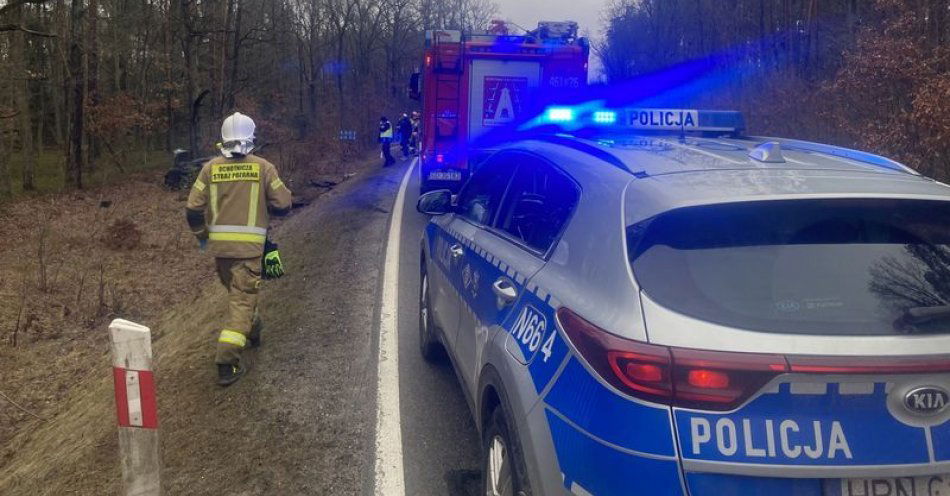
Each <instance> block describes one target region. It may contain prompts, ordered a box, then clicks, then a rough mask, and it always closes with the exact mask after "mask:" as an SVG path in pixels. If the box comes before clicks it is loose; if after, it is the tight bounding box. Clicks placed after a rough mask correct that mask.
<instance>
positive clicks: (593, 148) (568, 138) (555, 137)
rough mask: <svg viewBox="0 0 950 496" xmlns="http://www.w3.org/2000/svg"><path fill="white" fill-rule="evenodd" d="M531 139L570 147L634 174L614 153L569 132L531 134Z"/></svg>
mask: <svg viewBox="0 0 950 496" xmlns="http://www.w3.org/2000/svg"><path fill="white" fill-rule="evenodd" d="M531 139H535V140H538V141H547V142H548V143H554V144H556V145H561V146H566V147H568V148H572V149H574V150H577V151H579V152H582V153H586V154H588V155H591V156H594V157H597V158H599V159H601V160H603V161H604V162H607V163H608V164H610V165H612V166H614V167H616V168H618V169H620V170H622V171H624V172H629V173H630V174H635V173H634V171H632V170H630V168H629V167H627V164H625V163H624V162H623V160H620V159H619V158H617V156H616V155H614V154H612V153H610V152H608V151H607V150H604V149H603V148H601V147H599V146H597V145H594V144H592V143H589V142H587V141H584V140H582V139H579V138H577V137H575V136H572V135H569V134H560V133H559V134H539V135H537V136H532V137H531Z"/></svg>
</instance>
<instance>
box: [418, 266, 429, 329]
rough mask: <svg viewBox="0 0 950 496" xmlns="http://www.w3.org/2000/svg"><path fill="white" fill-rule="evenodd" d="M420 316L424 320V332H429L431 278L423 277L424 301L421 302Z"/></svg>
mask: <svg viewBox="0 0 950 496" xmlns="http://www.w3.org/2000/svg"><path fill="white" fill-rule="evenodd" d="M419 316H420V317H421V318H422V330H423V331H424V332H426V333H428V332H429V276H428V275H423V276H422V301H420V302H419Z"/></svg>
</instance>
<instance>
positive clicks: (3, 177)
mask: <svg viewBox="0 0 950 496" xmlns="http://www.w3.org/2000/svg"><path fill="white" fill-rule="evenodd" d="M9 159H10V155H9V154H7V153H4V150H3V140H2V139H0V200H5V199H8V198H10V197H11V196H13V186H12V185H11V184H10V165H9V164H8V162H7V160H9Z"/></svg>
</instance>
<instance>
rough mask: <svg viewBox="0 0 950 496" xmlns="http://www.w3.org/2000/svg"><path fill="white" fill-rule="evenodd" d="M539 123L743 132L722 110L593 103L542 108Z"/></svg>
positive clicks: (735, 115)
mask: <svg viewBox="0 0 950 496" xmlns="http://www.w3.org/2000/svg"><path fill="white" fill-rule="evenodd" d="M539 123H540V124H554V125H557V126H559V127H561V128H562V129H565V130H567V131H570V130H579V129H600V130H603V131H609V130H615V131H630V130H635V131H644V132H647V131H678V132H723V133H733V134H737V133H741V132H743V131H745V119H744V118H743V116H742V114H741V113H740V112H735V111H723V110H694V109H663V108H618V109H612V108H604V107H601V106H599V105H596V103H594V104H584V105H580V106H573V107H569V106H553V107H548V108H547V109H545V111H544V113H543V114H542V115H541V119H540V122H539Z"/></svg>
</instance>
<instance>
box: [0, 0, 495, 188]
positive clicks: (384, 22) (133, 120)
mask: <svg viewBox="0 0 950 496" xmlns="http://www.w3.org/2000/svg"><path fill="white" fill-rule="evenodd" d="M497 11H498V8H497V6H496V4H494V3H493V2H491V1H490V0H7V1H6V3H5V4H4V5H2V6H0V200H2V199H3V198H7V197H10V196H11V195H12V194H14V193H17V192H22V191H31V190H40V191H57V190H60V189H63V188H70V187H72V188H82V187H83V186H85V185H88V184H89V183H90V182H91V181H93V182H94V181H95V179H96V178H98V177H100V176H102V175H113V176H114V175H116V174H124V173H126V172H128V171H130V170H134V169H136V168H139V167H140V166H142V165H143V164H145V163H147V162H148V161H149V160H151V161H152V162H155V163H161V164H163V165H169V164H170V161H171V159H170V154H169V153H168V152H169V151H171V150H173V149H176V148H184V149H190V150H196V155H198V156H202V155H206V154H208V153H209V150H212V149H213V148H212V146H213V143H214V142H215V141H216V140H217V139H218V134H219V129H220V122H221V119H222V118H223V117H224V116H225V115H227V114H229V113H231V112H233V111H235V110H239V111H241V112H244V113H246V114H249V115H251V116H252V117H253V118H254V119H255V120H256V122H257V124H258V137H259V138H260V139H261V141H262V142H263V143H264V144H265V147H266V149H267V154H268V155H269V156H271V157H273V158H274V159H275V160H278V161H279V163H281V164H282V165H284V166H285V167H286V168H288V169H291V171H292V170H293V169H294V168H295V166H297V165H298V164H299V163H300V162H302V161H303V160H304V159H305V158H306V159H311V158H320V157H326V156H332V155H333V154H340V155H343V154H345V153H346V152H347V149H348V148H350V149H354V150H355V149H359V146H360V145H366V144H369V143H372V142H373V141H374V138H375V135H374V134H373V130H374V126H375V123H376V121H377V119H378V118H379V115H380V114H381V113H385V112H390V113H392V112H396V111H402V110H404V109H405V108H406V107H405V106H406V105H408V101H407V100H406V98H405V83H406V81H407V80H408V77H409V74H410V73H411V72H412V71H413V70H414V69H415V68H416V67H417V66H418V63H419V58H420V56H421V55H420V54H421V49H422V47H421V44H422V42H423V31H424V30H425V29H432V28H435V29H440V28H444V29H474V28H476V27H477V28H483V27H484V26H487V25H488V23H489V21H490V19H491V18H492V17H493V16H494V15H495V14H496V13H497ZM344 129H345V130H354V131H357V132H358V142H357V143H342V142H340V141H338V139H337V138H338V137H339V130H344ZM149 152H153V153H151V154H149ZM156 157H157V158H156Z"/></svg>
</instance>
